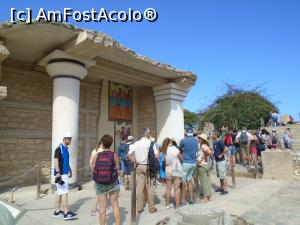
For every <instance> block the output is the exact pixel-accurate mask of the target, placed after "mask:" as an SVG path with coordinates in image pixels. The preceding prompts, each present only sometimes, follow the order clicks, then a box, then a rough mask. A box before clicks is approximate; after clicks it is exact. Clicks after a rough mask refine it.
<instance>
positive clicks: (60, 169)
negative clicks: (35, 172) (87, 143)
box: [53, 132, 76, 220]
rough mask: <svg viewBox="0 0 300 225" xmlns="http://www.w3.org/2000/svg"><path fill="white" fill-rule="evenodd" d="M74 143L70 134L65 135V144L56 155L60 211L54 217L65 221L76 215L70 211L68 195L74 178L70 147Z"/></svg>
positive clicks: (59, 147)
mask: <svg viewBox="0 0 300 225" xmlns="http://www.w3.org/2000/svg"><path fill="white" fill-rule="evenodd" d="M71 142H72V136H71V134H70V133H68V132H67V133H65V134H64V137H63V143H61V144H60V145H59V146H58V147H57V148H56V150H55V153H54V168H55V169H54V175H55V183H56V188H57V192H56V194H57V197H56V204H57V208H58V211H55V212H54V213H53V217H62V218H64V220H71V219H73V218H74V217H75V216H76V214H75V213H73V212H71V211H69V207H68V194H69V184H68V182H69V178H71V177H72V169H71V167H70V163H69V162H70V160H69V159H70V156H69V148H68V146H69V145H70V144H71Z"/></svg>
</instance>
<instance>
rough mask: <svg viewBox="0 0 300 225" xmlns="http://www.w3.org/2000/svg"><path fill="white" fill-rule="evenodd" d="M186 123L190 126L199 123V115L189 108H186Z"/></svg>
mask: <svg viewBox="0 0 300 225" xmlns="http://www.w3.org/2000/svg"><path fill="white" fill-rule="evenodd" d="M184 124H185V125H188V126H190V127H192V126H194V125H198V124H199V115H198V114H197V113H194V112H191V111H189V110H187V109H185V110H184Z"/></svg>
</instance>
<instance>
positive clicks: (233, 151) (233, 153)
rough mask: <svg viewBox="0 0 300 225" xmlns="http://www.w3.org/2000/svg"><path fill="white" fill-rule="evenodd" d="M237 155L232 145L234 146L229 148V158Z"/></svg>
mask: <svg viewBox="0 0 300 225" xmlns="http://www.w3.org/2000/svg"><path fill="white" fill-rule="evenodd" d="M235 153H236V151H235V147H234V146H233V145H232V146H228V156H229V157H230V156H234V155H235Z"/></svg>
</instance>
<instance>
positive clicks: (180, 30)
mask: <svg viewBox="0 0 300 225" xmlns="http://www.w3.org/2000/svg"><path fill="white" fill-rule="evenodd" d="M11 7H15V8H17V9H20V10H21V9H24V8H26V7H30V8H32V9H33V10H34V11H36V10H37V9H39V8H40V7H44V8H45V9H47V10H62V9H63V8H64V7H70V8H73V9H75V10H90V9H91V8H101V7H105V8H106V9H108V10H110V9H114V10H124V9H125V10H126V9H128V8H129V7H131V8H133V9H136V10H144V9H146V8H148V7H152V8H155V9H156V10H157V12H158V13H159V19H158V21H156V22H155V23H149V22H142V23H106V22H104V23H74V24H75V25H76V26H80V27H82V28H87V29H92V30H99V31H103V32H105V33H107V34H109V35H111V36H113V37H114V38H115V39H116V40H117V41H119V42H121V43H122V44H124V45H125V46H127V47H129V48H132V49H133V50H135V51H136V52H138V53H140V54H142V55H146V56H149V57H151V58H153V59H156V60H159V61H161V62H164V63H168V64H171V65H173V66H175V67H177V68H182V69H186V70H191V71H193V72H194V73H196V74H197V76H198V80H197V83H196V85H195V86H194V87H193V88H192V89H191V91H190V93H189V95H188V97H187V99H186V101H185V102H184V106H185V108H187V109H189V110H191V111H197V110H199V109H202V108H204V107H206V106H207V105H208V104H210V103H211V102H212V101H213V100H214V98H215V97H216V95H219V94H221V93H222V87H223V84H224V82H228V83H232V84H236V85H242V86H251V87H255V86H261V85H263V88H264V89H265V90H267V95H268V96H269V97H270V99H271V100H272V101H274V102H276V103H277V105H278V107H279V109H280V111H281V113H284V114H292V115H293V116H294V117H295V118H297V119H299V116H298V114H299V112H300V101H299V98H300V91H299V89H298V88H299V84H300V41H299V40H300V1H298V0H285V1H283V0H227V1H224V0H218V1H217V0H206V1H203V0H185V1H179V0H178V1H169V0H165V1H161V0H160V1H158V0H143V1H140V0H106V1H100V0H98V1H94V0H85V1H83V0H66V1H63V0H60V1H57V0H27V1H20V0H10V1H6V2H5V3H3V2H2V3H0V21H7V20H9V19H10V8H11Z"/></svg>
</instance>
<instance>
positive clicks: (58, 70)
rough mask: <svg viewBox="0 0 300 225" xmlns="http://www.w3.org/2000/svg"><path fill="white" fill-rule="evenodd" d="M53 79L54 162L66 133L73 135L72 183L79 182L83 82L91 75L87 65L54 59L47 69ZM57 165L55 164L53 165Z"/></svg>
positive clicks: (71, 157)
mask: <svg viewBox="0 0 300 225" xmlns="http://www.w3.org/2000/svg"><path fill="white" fill-rule="evenodd" d="M46 69H47V72H48V74H49V75H50V76H51V77H52V78H53V109H52V161H53V156H54V151H55V149H56V148H57V146H58V145H59V144H60V143H62V139H63V134H64V133H65V132H70V133H71V135H72V144H71V146H70V166H71V168H72V170H73V177H72V178H71V180H70V183H75V182H76V181H77V171H76V169H77V152H78V125H79V96H80V94H79V93H80V81H81V80H82V79H83V78H84V77H85V76H86V75H87V69H86V67H85V64H84V63H82V62H80V61H76V60H71V59H63V58H61V59H52V60H50V61H49V62H48V65H47V67H46ZM52 165H53V166H54V162H52Z"/></svg>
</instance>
